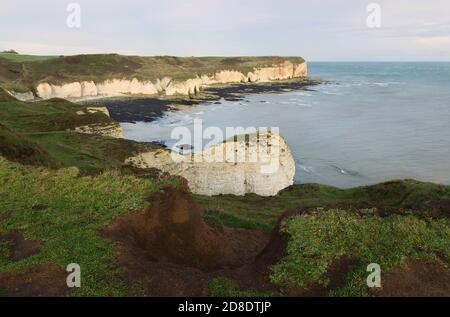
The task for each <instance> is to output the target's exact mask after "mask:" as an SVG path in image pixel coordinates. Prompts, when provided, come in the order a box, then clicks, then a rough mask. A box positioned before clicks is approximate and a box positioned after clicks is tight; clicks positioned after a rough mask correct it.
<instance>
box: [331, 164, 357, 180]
mask: <svg viewBox="0 0 450 317" xmlns="http://www.w3.org/2000/svg"><path fill="white" fill-rule="evenodd" d="M330 166H331V167H332V168H334V169H335V170H336V171H337V172H339V173H340V174H342V175H349V176H356V177H362V175H361V174H360V173H359V172H357V171H353V170H349V169H345V168H342V167H340V166H337V165H334V164H330Z"/></svg>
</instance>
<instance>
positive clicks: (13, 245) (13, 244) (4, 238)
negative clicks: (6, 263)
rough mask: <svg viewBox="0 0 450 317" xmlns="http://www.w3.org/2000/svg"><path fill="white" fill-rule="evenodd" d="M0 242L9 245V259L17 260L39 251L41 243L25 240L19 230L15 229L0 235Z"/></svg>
mask: <svg viewBox="0 0 450 317" xmlns="http://www.w3.org/2000/svg"><path fill="white" fill-rule="evenodd" d="M0 242H3V243H5V242H6V243H7V244H8V245H9V246H10V250H9V257H8V258H9V259H10V260H11V261H19V260H22V259H25V258H27V257H29V256H32V255H35V254H37V253H39V251H40V250H41V243H40V242H39V241H32V240H25V238H24V237H23V234H22V232H21V231H18V230H15V231H11V232H10V233H7V234H4V235H1V236H0Z"/></svg>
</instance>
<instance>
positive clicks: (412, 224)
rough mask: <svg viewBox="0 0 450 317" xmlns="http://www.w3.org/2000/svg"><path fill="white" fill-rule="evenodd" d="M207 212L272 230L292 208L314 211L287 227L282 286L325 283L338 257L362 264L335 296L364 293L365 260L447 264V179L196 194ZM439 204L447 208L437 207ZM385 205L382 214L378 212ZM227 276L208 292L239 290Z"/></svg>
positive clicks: (276, 278) (277, 269) (276, 273)
mask: <svg viewBox="0 0 450 317" xmlns="http://www.w3.org/2000/svg"><path fill="white" fill-rule="evenodd" d="M194 199H195V201H196V202H197V203H198V204H200V206H201V209H202V210H203V211H204V212H205V215H206V217H207V218H208V219H210V220H212V221H217V222H219V223H222V224H224V225H227V226H232V227H242V228H251V229H262V230H266V231H267V232H270V231H271V230H273V229H274V227H275V224H276V223H277V220H278V219H279V217H280V216H281V215H282V214H283V213H284V211H286V210H287V209H296V210H315V208H319V207H322V208H319V209H318V210H317V211H316V212H314V213H312V214H311V212H310V213H308V214H307V215H304V216H297V217H295V218H292V219H291V220H290V221H289V222H288V225H287V226H286V228H285V230H284V234H285V235H286V237H287V238H288V250H287V252H288V255H287V257H286V258H285V259H283V260H282V261H281V262H280V263H278V264H277V265H275V266H274V268H273V273H272V280H273V282H274V283H276V284H277V285H279V286H282V287H306V288H307V287H309V286H310V285H314V284H321V285H324V286H326V284H327V279H326V277H325V275H324V274H325V272H326V270H327V268H328V267H329V266H330V265H331V264H332V263H333V260H338V259H339V258H341V257H346V256H347V257H352V258H355V259H356V261H357V265H356V266H355V268H354V269H352V270H351V271H350V272H349V273H348V274H347V275H346V280H345V282H344V284H343V285H342V287H340V288H338V289H335V290H333V291H331V292H330V293H329V295H332V296H341V295H345V296H348V295H350V296H366V295H369V293H368V290H367V288H366V287H365V285H366V284H365V278H366V277H367V274H368V273H367V272H366V266H367V265H368V264H369V263H372V262H375V263H378V264H380V265H381V266H382V269H383V272H387V271H389V270H390V269H392V268H393V267H395V266H396V265H400V264H401V263H404V262H405V261H406V260H408V259H415V258H426V259H431V260H432V261H438V262H439V263H440V264H443V265H445V266H447V268H450V253H449V252H450V221H449V213H448V206H450V186H443V185H437V184H432V183H424V182H418V181H414V180H403V181H392V182H386V183H382V184H377V185H373V186H365V187H358V188H353V189H348V190H341V189H337V188H334V187H330V186H325V185H318V184H304V185H294V186H291V187H289V188H287V189H286V190H284V191H282V192H281V193H280V194H279V195H277V196H275V197H259V196H256V195H246V196H244V197H235V196H231V195H222V196H215V197H205V196H200V195H194ZM436 206H438V207H439V206H447V207H444V208H443V209H442V210H444V211H443V212H442V210H441V211H439V212H436V210H435V209H436ZM380 212H382V213H383V214H384V217H380V216H379V214H380ZM229 284H230V281H226V280H223V281H222V280H218V281H216V282H215V283H212V285H211V288H212V290H211V294H212V295H220V294H223V293H224V292H225V293H227V292H228V293H229V294H232V295H233V296H235V295H239V292H238V291H236V289H235V288H233V287H231V286H230V285H229Z"/></svg>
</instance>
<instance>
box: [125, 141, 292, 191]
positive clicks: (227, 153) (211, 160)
mask: <svg viewBox="0 0 450 317" xmlns="http://www.w3.org/2000/svg"><path fill="white" fill-rule="evenodd" d="M126 163H127V164H131V165H133V166H136V167H140V168H157V169H160V170H161V171H163V172H167V173H169V174H171V175H178V176H182V177H184V178H185V179H186V180H187V181H188V186H189V189H190V190H191V191H192V192H193V193H196V194H201V195H208V196H212V195H219V194H233V195H245V194H247V193H255V194H258V195H261V196H273V195H276V194H277V193H278V192H279V191H280V190H282V189H283V188H286V187H288V186H290V185H292V184H293V180H294V174H295V162H294V159H293V157H292V154H291V151H290V150H289V147H288V145H287V144H286V142H285V140H284V139H283V138H282V137H281V136H279V135H278V134H274V133H270V132H269V133H260V134H259V135H258V134H253V135H247V136H239V137H237V138H236V139H231V140H227V141H225V142H222V143H219V144H216V145H214V146H212V147H209V148H207V149H205V150H203V151H200V152H197V153H196V152H193V153H188V154H182V153H178V152H176V151H169V150H164V149H161V150H156V151H150V152H145V153H140V154H138V155H136V156H134V157H130V158H128V159H127V160H126Z"/></svg>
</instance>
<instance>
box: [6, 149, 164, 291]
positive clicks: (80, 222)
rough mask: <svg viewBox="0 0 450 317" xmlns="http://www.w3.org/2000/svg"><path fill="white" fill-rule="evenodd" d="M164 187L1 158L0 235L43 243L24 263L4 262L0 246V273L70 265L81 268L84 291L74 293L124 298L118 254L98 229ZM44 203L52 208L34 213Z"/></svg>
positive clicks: (153, 183)
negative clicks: (14, 233)
mask: <svg viewBox="0 0 450 317" xmlns="http://www.w3.org/2000/svg"><path fill="white" fill-rule="evenodd" d="M159 188H160V184H159V183H157V182H155V181H152V180H139V179H136V178H134V177H131V176H123V175H121V174H118V173H116V172H107V173H104V174H101V175H98V176H95V177H89V176H87V177H79V176H78V171H77V169H76V168H68V169H61V170H58V171H48V170H45V169H38V168H33V167H24V166H22V165H19V164H16V163H10V162H8V161H6V160H5V159H3V158H1V157H0V213H2V212H5V211H8V212H9V214H10V216H9V218H8V219H6V220H4V221H1V222H0V234H1V233H5V232H9V231H11V230H13V229H22V230H24V232H25V237H26V238H27V239H31V240H40V241H42V242H43V249H42V250H41V251H40V253H38V254H37V255H35V256H32V257H29V258H26V259H23V260H21V261H16V262H13V261H9V260H8V259H7V258H6V255H7V251H5V250H6V249H5V248H6V246H5V245H3V246H1V245H0V251H1V250H3V252H0V272H10V271H17V270H20V269H23V268H26V267H29V266H37V265H42V264H44V265H45V264H57V265H58V266H60V267H61V268H63V269H64V268H65V267H66V266H67V265H68V264H69V263H73V262H75V263H78V264H80V266H81V267H82V274H83V287H82V288H80V289H79V290H78V291H77V292H76V293H75V294H74V295H96V296H99V295H121V294H123V291H124V285H123V284H122V282H121V281H120V280H119V278H118V275H117V274H118V269H117V266H116V262H115V251H114V249H113V245H112V243H111V242H110V241H108V240H106V239H105V238H102V237H101V236H100V235H99V233H98V230H99V229H101V228H102V227H103V226H104V225H105V224H106V223H108V222H109V221H110V220H112V219H114V218H115V217H116V216H117V215H119V214H121V213H123V212H126V211H130V210H136V209H139V208H142V207H143V206H144V197H145V196H147V195H148V194H150V193H152V192H155V191H156V190H158V189H159ZM36 204H44V205H47V206H48V209H46V210H44V211H39V212H36V211H33V210H32V206H34V205H36Z"/></svg>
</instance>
